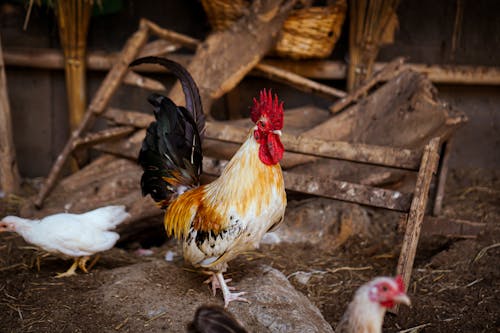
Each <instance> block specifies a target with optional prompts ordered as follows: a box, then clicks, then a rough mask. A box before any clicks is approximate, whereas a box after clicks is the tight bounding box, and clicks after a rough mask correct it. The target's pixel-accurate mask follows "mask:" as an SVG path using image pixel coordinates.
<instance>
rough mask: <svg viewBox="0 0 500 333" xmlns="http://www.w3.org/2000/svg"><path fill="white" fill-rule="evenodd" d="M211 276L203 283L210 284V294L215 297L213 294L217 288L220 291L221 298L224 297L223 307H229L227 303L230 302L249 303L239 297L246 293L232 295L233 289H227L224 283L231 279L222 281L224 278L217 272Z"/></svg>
mask: <svg viewBox="0 0 500 333" xmlns="http://www.w3.org/2000/svg"><path fill="white" fill-rule="evenodd" d="M210 273H211V274H212V276H211V277H210V278H209V279H208V280H207V281H205V283H210V282H211V283H212V292H213V293H214V295H215V292H216V290H217V289H218V288H220V289H221V290H222V296H223V297H224V307H225V308H227V306H228V305H229V302H232V301H240V302H247V303H250V301H248V300H247V299H246V298H243V297H240V296H242V295H245V294H246V292H244V291H243V292H239V293H232V292H231V290H234V289H235V288H234V287H229V286H228V285H227V283H226V282H230V281H231V279H224V276H223V275H222V273H220V272H217V273H214V272H210Z"/></svg>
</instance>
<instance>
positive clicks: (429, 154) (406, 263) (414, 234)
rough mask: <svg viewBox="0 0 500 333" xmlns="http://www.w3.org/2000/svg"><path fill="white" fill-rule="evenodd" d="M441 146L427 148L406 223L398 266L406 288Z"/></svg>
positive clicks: (432, 143)
mask: <svg viewBox="0 0 500 333" xmlns="http://www.w3.org/2000/svg"><path fill="white" fill-rule="evenodd" d="M439 144H440V139H439V138H434V139H432V140H431V141H430V142H429V144H428V145H427V146H425V149H424V154H423V156H422V163H421V165H420V171H419V173H418V177H417V183H416V185H415V191H414V197H413V200H412V203H411V207H410V212H409V214H408V220H407V222H406V231H405V235H404V239H403V244H402V247H401V254H400V256H399V261H398V266H397V274H400V275H401V276H402V277H403V281H404V283H405V286H406V287H408V285H409V283H410V278H411V272H412V269H413V262H414V260H415V253H416V252H417V245H418V240H419V238H420V231H421V228H422V221H423V220H424V215H425V209H426V206H427V199H428V198H429V188H430V186H431V180H432V175H433V174H434V173H436V171H437V167H438V163H439ZM397 311H398V308H397V307H396V308H395V309H394V312H397Z"/></svg>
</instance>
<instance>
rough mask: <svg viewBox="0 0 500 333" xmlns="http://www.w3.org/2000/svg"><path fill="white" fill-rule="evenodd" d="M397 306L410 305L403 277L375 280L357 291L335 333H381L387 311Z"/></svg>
mask: <svg viewBox="0 0 500 333" xmlns="http://www.w3.org/2000/svg"><path fill="white" fill-rule="evenodd" d="M396 304H406V305H408V306H409V305H410V299H409V298H408V296H407V295H406V293H405V287H404V283H403V279H402V278H401V276H397V277H396V278H391V277H378V278H375V279H373V280H371V281H370V282H368V283H366V284H364V285H362V286H361V287H360V288H359V289H358V290H357V291H356V293H355V295H354V298H353V300H352V301H351V303H350V304H349V306H348V307H347V311H346V312H345V313H344V316H343V317H342V320H341V321H340V323H339V324H338V326H337V329H336V330H335V332H336V333H381V332H382V324H383V322H384V315H385V312H386V310H387V309H388V308H392V307H393V306H394V305H396Z"/></svg>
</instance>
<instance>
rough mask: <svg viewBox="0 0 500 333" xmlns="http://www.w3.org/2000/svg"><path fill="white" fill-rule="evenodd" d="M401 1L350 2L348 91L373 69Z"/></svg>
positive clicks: (368, 0)
mask: <svg viewBox="0 0 500 333" xmlns="http://www.w3.org/2000/svg"><path fill="white" fill-rule="evenodd" d="M398 2H399V0H357V1H351V2H350V3H349V4H350V26H349V67H348V72H347V90H348V91H352V90H353V89H355V88H356V87H358V86H359V85H360V84H362V83H363V82H364V81H365V80H366V79H367V78H369V77H370V76H371V74H372V72H373V67H374V64H375V59H376V58H377V55H378V51H379V49H380V46H381V45H382V44H383V43H384V42H385V41H386V40H384V38H386V37H387V35H389V34H390V33H393V32H394V31H391V32H390V33H388V31H387V29H388V28H389V29H392V30H394V29H395V27H396V25H397V24H396V25H395V24H394V20H396V22H397V16H396V8H397V6H398Z"/></svg>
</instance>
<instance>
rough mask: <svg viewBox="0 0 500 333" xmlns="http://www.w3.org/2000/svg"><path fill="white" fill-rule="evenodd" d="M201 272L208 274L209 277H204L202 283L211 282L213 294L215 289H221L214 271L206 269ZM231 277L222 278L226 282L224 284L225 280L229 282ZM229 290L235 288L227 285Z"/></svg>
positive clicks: (215, 291)
mask: <svg viewBox="0 0 500 333" xmlns="http://www.w3.org/2000/svg"><path fill="white" fill-rule="evenodd" d="M203 274H208V275H210V277H209V278H208V279H206V280H205V281H203V283H206V284H212V294H213V295H214V296H215V294H216V293H217V289H222V287H221V285H220V283H219V280H217V276H215V273H214V272H210V271H206V272H203ZM231 280H232V279H224V282H226V286H227V282H231ZM228 288H229V290H235V289H236V288H235V287H229V286H228Z"/></svg>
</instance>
